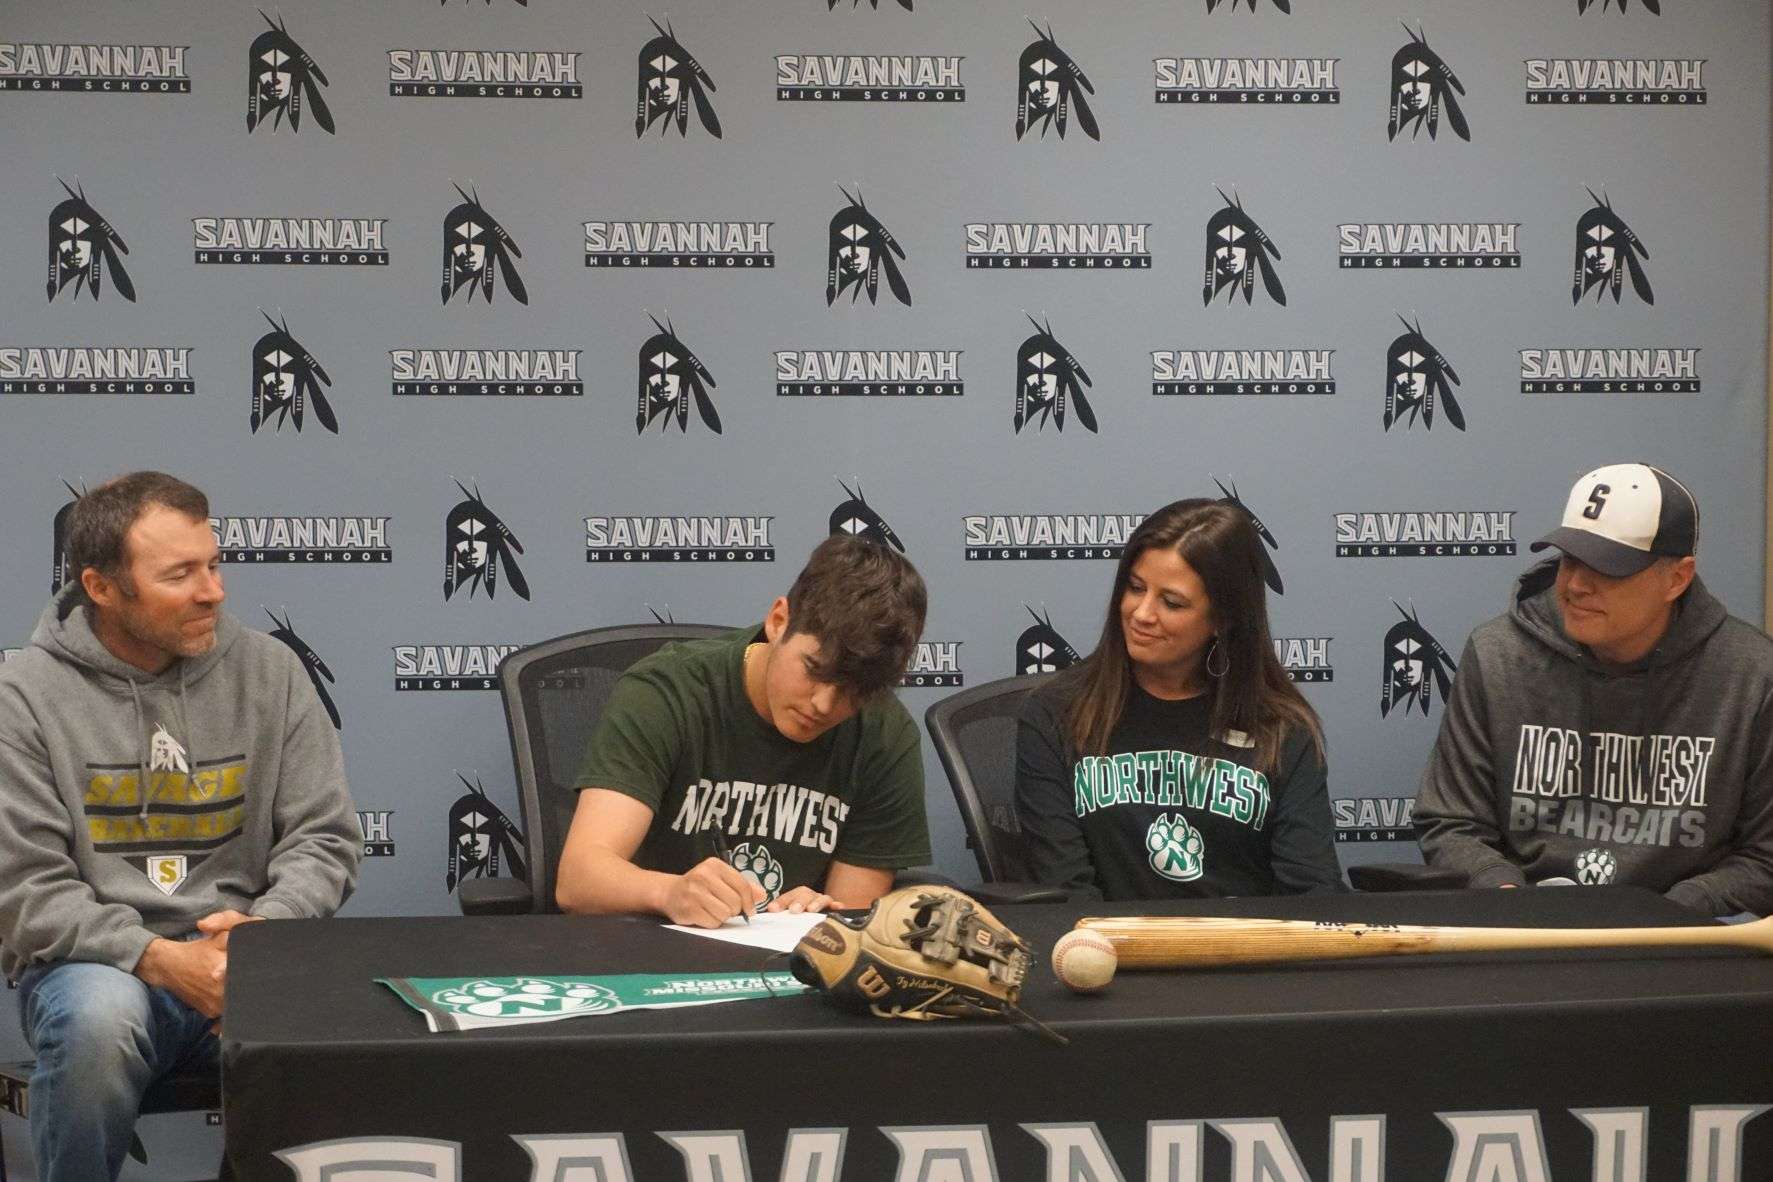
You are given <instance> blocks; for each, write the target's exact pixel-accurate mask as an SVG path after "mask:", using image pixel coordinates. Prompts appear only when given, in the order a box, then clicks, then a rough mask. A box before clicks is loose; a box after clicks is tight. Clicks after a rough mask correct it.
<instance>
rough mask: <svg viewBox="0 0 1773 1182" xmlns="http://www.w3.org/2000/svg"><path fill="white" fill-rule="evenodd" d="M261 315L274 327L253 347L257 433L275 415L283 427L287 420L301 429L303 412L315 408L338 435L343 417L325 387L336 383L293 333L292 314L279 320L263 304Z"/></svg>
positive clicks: (253, 390) (324, 421)
mask: <svg viewBox="0 0 1773 1182" xmlns="http://www.w3.org/2000/svg"><path fill="white" fill-rule="evenodd" d="M259 315H261V316H263V317H264V318H265V320H266V321H268V322H269V323H270V325H271V331H270V332H268V333H266V334H265V335H264V336H262V337H260V338H259V339H258V341H257V342H256V343H255V344H254V345H253V347H252V430H253V433H254V434H255V435H256V434H257V433H258V429H259V428H260V427H262V426H264V425H265V423H266V421H267V420H270V419H272V418H275V419H276V423H275V427H276V429H277V430H279V431H281V430H282V429H283V424H284V423H285V422H286V421H288V422H293V423H294V424H295V429H296V430H297V431H300V430H301V429H302V419H303V416H304V415H305V414H306V413H307V411H308V410H309V409H312V410H313V411H314V417H315V418H317V419H319V420H320V425H321V426H322V427H325V428H326V429H327V430H328V431H331V432H332V433H333V434H334V435H337V434H338V432H339V421H338V419H337V418H336V417H334V415H333V413H332V406H331V404H330V403H328V402H327V401H326V394H325V392H324V391H323V390H322V389H321V387H322V386H330V385H332V378H331V377H329V376H328V375H327V372H326V369H325V367H324V366H322V365H321V364H320V363H319V362H318V361H316V360H314V355H313V354H312V353H310V352H308V350H307V349H306V348H305V347H304V346H303V345H302V343H301V342H300V341H298V340H296V339H295V337H293V336H291V335H290V332H289V318H288V317H285V318H284V319H283V322H282V323H278V322H277V321H275V320H272V319H271V316H270V313H268V312H266V311H265V310H264V309H263V308H260V309H259Z"/></svg>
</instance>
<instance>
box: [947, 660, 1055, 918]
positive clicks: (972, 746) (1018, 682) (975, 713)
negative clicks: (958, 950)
mask: <svg viewBox="0 0 1773 1182" xmlns="http://www.w3.org/2000/svg"><path fill="white" fill-rule="evenodd" d="M1051 676H1052V675H1051V674H1046V673H1041V674H1033V675H1030V676H1026V677H1006V678H1003V679H1001V680H999V681H988V682H986V683H985V684H984V685H978V686H974V687H973V688H972V689H968V690H962V691H961V692H960V693H958V694H953V695H951V696H949V697H946V698H943V699H942V700H941V701H939V702H937V703H936V704H934V705H933V706H931V707H930V708H929V709H928V710H926V711H925V712H924V716H923V720H924V725H925V726H926V727H928V728H929V732H930V738H931V739H932V740H934V741H935V744H936V756H937V757H938V758H939V759H941V761H942V770H943V771H944V772H945V773H947V775H948V784H949V787H950V788H952V789H953V790H954V803H955V804H956V805H957V806H958V807H959V809H960V819H961V822H962V823H963V824H964V825H965V826H966V831H967V848H968V849H970V850H972V851H973V857H974V859H975V860H976V861H977V862H978V863H979V875H980V877H981V878H983V879H984V880H985V883H984V886H983V887H981V888H977V889H974V890H973V893H974V894H977V895H979V897H980V898H982V899H984V900H985V901H986V902H988V903H989V902H996V903H1007V902H1016V903H1058V902H1063V901H1064V900H1065V898H1066V892H1065V891H1064V890H1062V889H1060V888H1057V887H1042V886H1036V885H1035V884H1034V883H1033V882H1032V881H1031V879H1032V875H1030V873H1029V870H1028V861H1027V857H1026V855H1025V853H1024V848H1023V841H1022V826H1021V825H1020V824H1019V823H1018V822H1017V820H1016V801H1015V793H1016V715H1017V713H1018V712H1020V710H1021V709H1022V700H1023V699H1024V698H1025V697H1027V696H1028V693H1029V691H1031V690H1033V689H1035V688H1037V687H1038V686H1040V685H1041V684H1042V683H1044V682H1045V681H1046V680H1047V679H1048V678H1049V677H1051Z"/></svg>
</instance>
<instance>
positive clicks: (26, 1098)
mask: <svg viewBox="0 0 1773 1182" xmlns="http://www.w3.org/2000/svg"><path fill="white" fill-rule="evenodd" d="M35 1067H36V1064H35V1063H33V1062H31V1061H30V1060H29V1059H26V1060H24V1061H22V1062H17V1063H0V1110H4V1111H6V1112H10V1113H12V1114H13V1115H14V1116H18V1117H27V1116H28V1115H29V1113H30V1111H31V1102H30V1090H31V1071H32V1070H33V1069H34V1068H35ZM221 1110H222V1078H221V1075H220V1074H219V1073H218V1072H216V1071H214V1070H209V1071H198V1070H190V1069H181V1070H179V1071H175V1072H173V1073H172V1074H171V1075H169V1076H167V1077H166V1078H165V1079H162V1080H160V1081H159V1082H157V1083H156V1084H154V1086H153V1087H151V1088H149V1089H148V1090H147V1092H146V1093H145V1094H144V1095H143V1096H142V1109H141V1115H143V1116H157V1115H159V1114H161V1113H168V1112H206V1113H208V1114H209V1115H210V1118H211V1121H212V1123H215V1122H219V1121H220V1120H221V1115H222V1112H221ZM129 1155H130V1156H131V1157H133V1158H135V1159H136V1160H137V1161H139V1162H146V1161H147V1160H148V1153H147V1150H146V1149H144V1148H143V1147H142V1139H141V1137H140V1136H139V1135H137V1136H135V1137H133V1138H131V1140H130V1146H129ZM0 1182H6V1150H5V1141H4V1137H3V1136H0Z"/></svg>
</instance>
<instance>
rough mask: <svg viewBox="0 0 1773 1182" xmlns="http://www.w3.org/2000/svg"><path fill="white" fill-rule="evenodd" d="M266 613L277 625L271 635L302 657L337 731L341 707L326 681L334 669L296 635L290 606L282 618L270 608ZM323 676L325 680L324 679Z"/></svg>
mask: <svg viewBox="0 0 1773 1182" xmlns="http://www.w3.org/2000/svg"><path fill="white" fill-rule="evenodd" d="M265 614H266V615H267V616H270V617H271V622H272V623H273V624H275V625H277V626H276V627H275V628H273V629H271V636H272V637H273V638H274V639H277V640H281V641H282V642H283V643H284V644H287V645H288V646H289V648H290V651H291V652H293V653H295V655H296V656H298V657H300V658H301V661H302V668H304V669H306V670H307V671H308V680H309V681H310V682H312V683H313V685H314V692H315V693H316V694H318V695H319V696H320V704H321V705H322V706H324V707H326V716H327V717H328V718H330V719H332V729H333V730H335V731H336V730H339V729H341V728H342V724H341V723H340V722H339V708H338V707H337V706H335V705H333V701H332V695H331V694H329V693H327V692H326V683H327V682H330V681H332V680H333V675H332V670H331V669H328V668H327V667H326V662H325V661H322V660H321V659H320V654H319V653H317V652H315V651H314V650H313V649H311V648H309V647H308V642H307V641H305V640H303V639H302V638H301V637H300V636H297V635H296V631H295V629H294V628H293V627H291V626H290V623H289V609H288V608H284V609H283V617H282V618H281V619H279V618H278V616H277V613H276V612H274V611H272V610H271V609H270V608H266V609H265ZM322 678H324V679H325V680H324V681H323V680H322Z"/></svg>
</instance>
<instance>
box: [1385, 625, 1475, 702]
mask: <svg viewBox="0 0 1773 1182" xmlns="http://www.w3.org/2000/svg"><path fill="white" fill-rule="evenodd" d="M1391 606H1392V607H1395V608H1397V611H1398V615H1400V616H1402V617H1403V619H1401V620H1399V621H1398V622H1397V623H1395V624H1393V625H1392V626H1391V631H1389V632H1387V633H1386V634H1385V655H1384V668H1383V669H1382V670H1381V671H1380V676H1379V682H1380V690H1379V716H1380V717H1381V718H1383V717H1385V716H1386V715H1388V714H1390V713H1391V708H1392V707H1393V706H1396V705H1398V704H1399V703H1402V704H1403V708H1404V713H1405V714H1408V713H1409V712H1410V708H1411V707H1412V706H1415V707H1418V708H1420V709H1421V711H1422V713H1423V715H1424V716H1426V715H1427V714H1428V703H1429V701H1430V700H1431V698H1432V696H1433V691H1434V690H1436V689H1438V690H1439V691H1440V695H1441V701H1442V702H1445V701H1446V700H1447V690H1448V689H1449V688H1451V686H1452V677H1453V671H1454V669H1455V668H1456V667H1457V666H1456V665H1455V664H1454V662H1453V658H1452V657H1450V656H1448V655H1447V650H1446V649H1444V648H1442V647H1441V642H1440V641H1438V640H1436V639H1435V638H1434V637H1433V636H1430V635H1429V634H1428V629H1426V628H1424V627H1423V626H1422V622H1421V621H1420V620H1418V619H1417V618H1416V610H1415V607H1414V606H1413V605H1412V607H1411V609H1410V610H1409V611H1405V610H1404V609H1403V608H1402V607H1401V606H1399V604H1398V602H1397V600H1395V599H1394V600H1392V601H1391Z"/></svg>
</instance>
